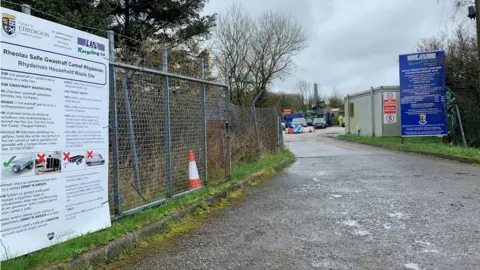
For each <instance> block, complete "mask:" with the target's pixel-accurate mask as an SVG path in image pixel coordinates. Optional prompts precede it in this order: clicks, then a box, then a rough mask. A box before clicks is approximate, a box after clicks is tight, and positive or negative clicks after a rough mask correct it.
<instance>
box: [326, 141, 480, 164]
mask: <svg viewBox="0 0 480 270" xmlns="http://www.w3.org/2000/svg"><path fill="white" fill-rule="evenodd" d="M336 139H339V140H342V141H346V142H351V143H358V144H363V145H369V146H375V147H380V148H384V149H389V150H394V151H400V152H405V153H413V154H417V155H422V156H430V157H436V158H442V159H447V160H452V161H457V162H461V163H468V164H480V160H475V159H472V158H464V157H455V156H450V155H446V154H441V153H432V152H425V151H418V150H410V149H402V148H396V147H387V146H383V145H379V144H375V143H369V142H357V141H351V140H348V139H342V138H336Z"/></svg>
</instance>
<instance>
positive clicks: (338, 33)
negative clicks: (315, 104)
mask: <svg viewBox="0 0 480 270" xmlns="http://www.w3.org/2000/svg"><path fill="white" fill-rule="evenodd" d="M443 1H449V2H448V3H446V5H445V11H444V15H443V19H442V21H443V23H442V24H441V25H440V26H441V28H442V29H444V27H445V26H446V25H447V26H448V25H449V24H452V22H451V21H448V18H449V17H450V15H451V14H452V13H453V9H454V8H453V4H452V3H453V1H452V0H441V1H440V3H437V0H362V1H356V0H297V1H292V0H243V1H241V3H242V4H243V5H244V6H245V8H246V9H247V10H248V11H250V12H251V13H252V14H258V13H259V12H261V11H263V10H266V9H273V10H275V9H276V10H280V11H282V12H287V13H289V14H290V15H291V16H292V17H294V18H295V19H296V20H297V21H298V22H299V23H300V24H302V25H303V26H304V27H305V28H306V29H307V31H308V33H309V35H310V40H309V41H310V46H309V47H308V48H307V49H306V50H305V51H303V52H302V53H301V55H299V56H298V59H297V64H298V67H297V69H296V72H295V73H294V74H292V75H291V76H289V77H288V78H285V79H284V80H282V81H276V82H274V83H273V85H272V87H273V88H274V89H275V90H277V91H293V86H294V85H295V82H296V81H297V80H298V79H305V80H308V81H311V82H317V83H319V84H320V85H321V86H322V89H323V91H324V92H329V91H330V90H331V89H332V88H333V87H336V88H337V89H338V90H339V91H340V92H341V93H342V94H348V93H353V92H357V91H362V90H365V89H368V88H369V87H370V86H378V85H392V84H398V67H397V65H398V63H397V62H396V58H397V57H398V55H399V54H403V53H409V52H412V51H413V50H414V48H415V45H416V44H417V42H418V41H419V40H420V38H422V37H428V36H435V35H436V34H437V31H438V28H439V23H440V18H441V17H442V9H443V6H444V3H443ZM233 2H234V0H210V3H209V4H208V5H207V9H206V12H218V13H221V12H222V11H223V10H224V9H225V7H227V6H228V5H229V4H231V3H233Z"/></svg>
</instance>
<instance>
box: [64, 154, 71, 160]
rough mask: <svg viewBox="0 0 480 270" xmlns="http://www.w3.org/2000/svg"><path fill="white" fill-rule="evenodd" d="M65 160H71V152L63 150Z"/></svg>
mask: <svg viewBox="0 0 480 270" xmlns="http://www.w3.org/2000/svg"><path fill="white" fill-rule="evenodd" d="M63 160H70V152H63Z"/></svg>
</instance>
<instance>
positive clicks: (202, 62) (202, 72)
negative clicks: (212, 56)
mask: <svg viewBox="0 0 480 270" xmlns="http://www.w3.org/2000/svg"><path fill="white" fill-rule="evenodd" d="M200 79H202V80H203V79H205V60H204V59H203V58H202V59H200ZM206 92H207V91H206V89H205V83H202V121H203V151H204V152H203V158H204V160H205V166H204V169H205V177H204V180H203V182H204V185H206V184H207V183H208V181H207V180H208V138H207V93H206Z"/></svg>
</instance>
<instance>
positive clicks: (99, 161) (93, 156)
mask: <svg viewBox="0 0 480 270" xmlns="http://www.w3.org/2000/svg"><path fill="white" fill-rule="evenodd" d="M86 164H87V167H90V166H98V165H104V164H105V159H104V158H103V155H102V153H101V151H99V150H90V151H87V159H86Z"/></svg>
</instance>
